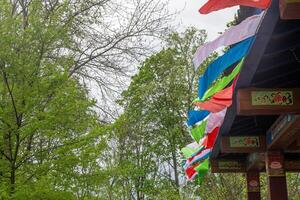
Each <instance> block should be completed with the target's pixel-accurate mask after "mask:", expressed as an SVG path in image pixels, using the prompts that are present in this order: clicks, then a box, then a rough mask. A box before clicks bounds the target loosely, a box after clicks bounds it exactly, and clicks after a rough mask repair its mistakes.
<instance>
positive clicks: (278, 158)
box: [266, 151, 288, 200]
mask: <svg viewBox="0 0 300 200" xmlns="http://www.w3.org/2000/svg"><path fill="white" fill-rule="evenodd" d="M266 157H267V158H266V171H267V177H268V191H269V198H268V199H269V200H288V194H287V184H286V177H285V170H284V157H283V154H282V152H280V151H270V152H267V156H266Z"/></svg>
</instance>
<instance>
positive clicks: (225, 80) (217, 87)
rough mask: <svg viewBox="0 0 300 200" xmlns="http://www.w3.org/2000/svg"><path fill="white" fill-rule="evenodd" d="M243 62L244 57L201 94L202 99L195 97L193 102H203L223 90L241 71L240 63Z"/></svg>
mask: <svg viewBox="0 0 300 200" xmlns="http://www.w3.org/2000/svg"><path fill="white" fill-rule="evenodd" d="M243 63H244V58H243V59H242V60H241V61H240V62H239V63H238V65H237V66H236V67H235V68H234V69H233V70H232V72H231V73H230V74H229V75H228V76H224V77H222V78H220V79H218V80H217V81H216V82H215V84H214V85H213V86H211V87H210V88H209V89H208V90H207V91H206V92H205V93H204V95H203V97H202V99H201V100H200V99H199V98H197V99H195V100H194V102H203V101H205V100H206V99H208V98H210V97H212V96H213V95H214V94H216V93H217V92H219V91H221V90H223V89H224V88H225V87H226V86H227V85H228V84H229V83H230V82H231V81H232V80H233V79H234V78H235V77H236V76H237V75H238V73H239V72H240V71H241V68H242V65H243Z"/></svg>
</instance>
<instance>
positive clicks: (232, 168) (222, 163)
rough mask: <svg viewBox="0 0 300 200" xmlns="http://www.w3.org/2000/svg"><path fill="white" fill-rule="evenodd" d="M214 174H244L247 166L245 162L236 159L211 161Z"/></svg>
mask: <svg viewBox="0 0 300 200" xmlns="http://www.w3.org/2000/svg"><path fill="white" fill-rule="evenodd" d="M210 165H211V172H212V173H243V172H245V171H246V165H245V162H244V161H243V160H236V159H218V160H215V159H210Z"/></svg>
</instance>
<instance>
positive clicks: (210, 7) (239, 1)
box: [199, 0, 271, 14]
mask: <svg viewBox="0 0 300 200" xmlns="http://www.w3.org/2000/svg"><path fill="white" fill-rule="evenodd" d="M270 4H271V0H208V1H207V2H206V3H205V4H204V5H203V6H202V7H201V8H200V9H199V12H200V13H201V14H208V13H211V12H213V11H218V10H222V9H225V8H229V7H233V6H238V5H241V6H249V7H255V8H260V9H267V8H268V7H269V6H270Z"/></svg>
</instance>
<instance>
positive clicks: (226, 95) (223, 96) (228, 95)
mask: <svg viewBox="0 0 300 200" xmlns="http://www.w3.org/2000/svg"><path fill="white" fill-rule="evenodd" d="M233 89H234V84H232V85H231V86H230V87H228V88H226V89H224V90H221V91H220V92H217V93H216V94H215V95H214V96H212V98H211V99H210V100H208V101H205V102H195V103H194V104H195V106H197V107H199V108H201V110H208V111H210V112H212V113H216V112H220V111H221V110H223V109H225V108H228V107H229V106H231V104H232V93H233Z"/></svg>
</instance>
